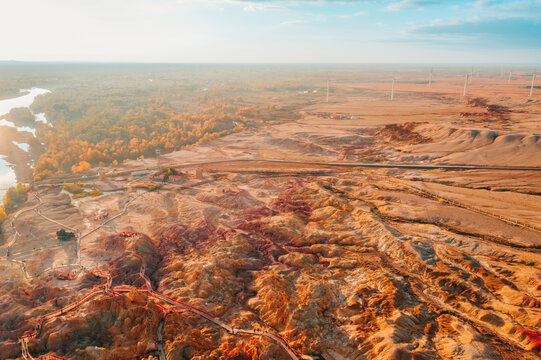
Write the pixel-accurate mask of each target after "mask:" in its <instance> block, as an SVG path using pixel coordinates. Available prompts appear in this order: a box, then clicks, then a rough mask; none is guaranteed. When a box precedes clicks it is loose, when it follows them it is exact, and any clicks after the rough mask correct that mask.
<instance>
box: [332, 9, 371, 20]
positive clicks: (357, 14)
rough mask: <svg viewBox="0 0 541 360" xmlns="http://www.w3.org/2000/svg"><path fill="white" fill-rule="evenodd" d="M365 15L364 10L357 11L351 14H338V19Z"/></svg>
mask: <svg viewBox="0 0 541 360" xmlns="http://www.w3.org/2000/svg"><path fill="white" fill-rule="evenodd" d="M364 15H366V12H365V11H357V12H355V13H353V14H349V15H338V17H339V18H340V19H351V18H353V17H356V16H364Z"/></svg>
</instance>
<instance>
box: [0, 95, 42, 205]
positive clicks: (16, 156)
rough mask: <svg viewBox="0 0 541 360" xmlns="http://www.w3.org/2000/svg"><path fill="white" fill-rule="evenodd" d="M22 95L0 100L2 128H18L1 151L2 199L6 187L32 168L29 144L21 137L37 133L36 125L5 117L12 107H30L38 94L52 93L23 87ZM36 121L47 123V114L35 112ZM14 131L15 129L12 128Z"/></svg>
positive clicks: (0, 179)
mask: <svg viewBox="0 0 541 360" xmlns="http://www.w3.org/2000/svg"><path fill="white" fill-rule="evenodd" d="M20 93H21V94H23V95H21V96H17V97H14V98H11V99H3V100H0V129H2V128H3V127H4V128H12V129H16V130H17V132H16V134H17V135H20V136H17V137H15V136H14V137H9V136H8V137H7V138H6V139H4V141H6V142H7V143H8V145H7V146H6V149H4V150H3V152H2V153H0V199H1V198H2V197H3V196H4V194H5V192H6V189H7V188H9V187H10V186H14V185H15V184H16V183H17V181H23V176H21V175H20V174H24V173H28V171H29V170H28V168H29V167H30V168H31V166H32V165H31V164H30V162H29V161H27V160H29V157H28V156H24V155H25V154H28V151H29V144H28V143H26V142H23V141H21V139H20V138H21V137H24V134H22V133H28V134H31V136H35V135H36V129H35V127H30V126H17V125H16V124H14V123H13V122H11V121H8V120H6V119H5V118H4V117H5V116H6V114H8V113H9V112H10V111H11V110H12V109H16V108H30V106H31V105H32V103H34V100H35V98H36V97H37V96H40V95H45V94H48V93H50V90H47V89H42V88H35V87H34V88H31V89H21V90H20ZM33 115H34V117H35V121H36V126H37V125H38V124H41V123H47V119H46V117H45V114H43V113H38V114H33ZM11 131H13V130H11ZM21 155H23V156H21ZM18 175H19V176H18Z"/></svg>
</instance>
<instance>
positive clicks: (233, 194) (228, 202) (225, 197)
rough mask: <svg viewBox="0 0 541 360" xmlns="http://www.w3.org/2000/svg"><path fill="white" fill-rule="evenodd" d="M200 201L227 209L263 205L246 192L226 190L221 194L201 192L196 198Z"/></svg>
mask: <svg viewBox="0 0 541 360" xmlns="http://www.w3.org/2000/svg"><path fill="white" fill-rule="evenodd" d="M195 198H196V199H197V200H199V201H202V202H206V203H210V204H212V205H218V206H221V207H223V208H227V209H242V208H247V207H250V206H256V205H261V202H260V201H259V200H257V199H256V198H254V197H252V196H251V195H250V194H249V193H248V192H247V191H244V190H237V191H234V190H226V191H224V192H223V193H221V194H212V193H207V192H201V193H199V194H197V195H196V196H195Z"/></svg>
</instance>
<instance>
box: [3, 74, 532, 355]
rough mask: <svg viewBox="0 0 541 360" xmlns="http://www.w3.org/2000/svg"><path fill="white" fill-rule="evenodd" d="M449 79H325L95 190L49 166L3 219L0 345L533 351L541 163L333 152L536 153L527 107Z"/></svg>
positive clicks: (484, 84) (500, 91) (127, 350)
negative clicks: (286, 110) (269, 112)
mask: <svg viewBox="0 0 541 360" xmlns="http://www.w3.org/2000/svg"><path fill="white" fill-rule="evenodd" d="M462 82H463V80H461V79H458V78H457V79H441V80H440V81H438V82H434V84H433V85H432V86H431V87H430V88H428V86H427V85H426V84H415V83H403V84H397V85H396V88H395V89H396V93H395V99H394V100H393V101H390V100H389V98H388V96H387V95H388V94H386V93H385V92H387V93H388V91H389V84H388V83H387V84H376V83H366V84H360V83H355V84H353V83H349V84H339V85H334V86H333V91H332V96H331V99H330V101H329V103H325V102H322V101H319V102H317V103H312V104H311V105H308V106H306V107H305V108H304V109H303V110H302V111H301V116H300V118H299V119H298V120H297V121H287V122H283V121H280V119H276V121H274V122H269V123H268V124H266V125H265V126H261V127H258V128H252V129H247V130H245V131H242V132H239V133H236V134H232V135H228V136H226V137H223V138H219V139H215V140H212V141H209V142H205V143H203V144H201V145H199V146H197V147H193V148H190V149H188V150H183V151H178V152H174V153H170V154H167V155H162V156H161V159H160V161H161V165H162V166H168V167H169V166H170V167H175V168H176V169H178V170H179V171H180V172H181V174H180V175H178V177H173V178H169V179H168V180H167V181H162V179H157V178H152V175H153V172H150V173H149V174H148V175H147V174H144V173H143V174H135V176H131V172H132V171H134V170H141V169H143V168H149V169H155V168H156V160H155V159H145V160H144V161H140V160H139V161H132V162H128V163H126V164H124V165H123V166H121V167H119V168H118V169H116V171H115V172H114V171H113V169H104V170H101V173H100V176H97V173H98V170H97V169H93V170H92V171H91V172H89V173H88V174H89V175H88V178H86V179H82V180H81V181H83V182H87V183H91V184H92V186H94V187H95V188H97V189H100V190H102V191H104V195H103V196H99V197H95V198H84V199H73V200H70V196H69V195H68V194H67V193H66V192H65V191H62V190H61V189H60V187H59V186H57V185H55V184H54V178H53V179H49V180H50V181H49V183H48V184H45V183H43V184H41V186H39V187H37V189H36V191H35V192H34V193H33V194H30V195H29V198H28V201H27V203H26V204H25V206H24V207H23V208H21V210H19V212H17V213H16V214H14V215H12V216H10V218H9V220H8V221H6V222H5V223H4V226H3V234H4V236H3V238H4V243H3V245H2V247H1V248H0V254H1V256H2V258H3V259H6V255H9V256H8V257H7V259H9V261H2V262H0V266H1V271H0V276H1V278H0V283H1V284H2V286H1V289H0V309H1V312H0V339H1V340H2V341H1V342H0V349H1V350H0V358H2V359H20V358H22V357H25V358H30V357H32V356H33V357H38V356H45V355H47V354H50V355H52V354H55V355H56V356H60V357H65V358H70V359H128V358H129V359H135V358H137V359H143V358H144V359H150V358H156V359H158V358H165V359H290V358H294V357H297V358H301V357H302V356H304V357H308V356H311V357H313V358H315V359H320V358H325V359H396V360H398V359H404V360H405V359H453V360H457V359H538V358H539V351H540V350H541V334H540V326H541V217H540V216H539V214H540V213H541V202H540V201H539V200H540V194H541V172H539V171H533V170H530V171H520V170H516V169H515V170H505V169H502V170H487V169H467V170H465V169H393V168H388V169H386V168H382V169H371V168H363V167H359V168H355V167H346V166H338V165H336V164H333V163H356V162H369V163H381V164H385V163H407V164H417V165H425V164H452V165H457V164H458V165H460V164H466V165H480V166H486V165H489V166H514V167H521V166H522V167H539V166H541V157H540V154H541V140H540V139H541V136H540V135H538V134H541V117H540V114H541V101H539V100H537V99H538V98H536V97H535V96H534V97H532V98H528V97H527V92H528V90H525V89H524V88H522V87H519V86H513V84H511V85H507V84H505V82H504V84H503V85H502V81H501V80H500V81H499V82H498V81H496V80H494V79H483V78H476V79H475V81H474V83H473V84H472V85H471V86H470V88H469V94H468V97H467V98H462V97H461V96H460V93H461V91H462V90H461V86H462V85H461V83H462ZM242 159H251V160H254V161H235V160H242ZM262 159H274V160H295V161H299V163H287V162H284V163H278V162H266V161H256V160H262ZM223 160H229V161H223ZM300 162H305V163H300ZM309 162H320V163H328V164H327V165H325V164H318V165H314V164H310V163H309ZM94 175H96V176H94ZM63 181H65V179H59V180H58V182H63ZM151 184H153V185H151ZM62 227H63V228H64V229H66V231H71V232H74V233H75V234H76V238H75V239H71V240H67V241H59V240H57V237H56V235H55V232H56V231H57V230H58V229H59V228H62ZM8 252H9V254H8ZM167 299H169V300H167ZM191 307H194V308H191ZM53 312H56V313H53ZM51 313H52V315H51ZM44 315H45V317H43V318H40V317H41V316H44ZM211 319H216V321H215V322H213V320H211ZM237 329H238V330H237ZM240 330H255V331H256V332H257V331H259V332H261V333H256V334H251V333H249V331H248V332H247V331H244V332H243V331H240ZM273 334H274V335H273ZM19 339H22V340H21V341H20V340H19ZM20 342H22V344H21V343H20ZM289 347H291V349H290V348H289ZM21 349H22V350H21ZM288 349H289V350H288Z"/></svg>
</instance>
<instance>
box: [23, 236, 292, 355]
mask: <svg viewBox="0 0 541 360" xmlns="http://www.w3.org/2000/svg"><path fill="white" fill-rule="evenodd" d="M122 236H123V237H126V238H130V237H131V238H133V245H132V251H131V255H133V256H135V257H137V258H138V259H139V260H140V261H141V267H140V268H139V272H138V276H139V278H141V279H142V280H143V281H144V282H145V287H143V288H138V287H135V286H131V285H119V286H115V287H112V282H113V278H112V276H111V275H109V274H107V273H104V272H102V271H100V270H93V271H89V273H90V274H92V275H94V276H96V277H99V278H103V279H106V283H105V285H104V286H103V288H94V289H93V290H92V291H91V292H90V293H88V294H86V295H85V296H83V297H82V298H81V299H79V300H77V301H76V302H74V303H71V304H70V305H67V306H66V307H62V308H60V309H59V310H56V311H53V312H50V313H48V314H45V315H42V316H40V317H39V318H38V319H37V320H36V323H35V326H34V331H33V332H31V333H29V334H25V335H23V336H22V337H21V338H20V339H19V342H20V344H21V352H22V356H23V359H25V360H32V359H36V358H34V357H32V355H31V354H30V353H29V351H28V342H29V341H31V340H32V339H35V338H37V337H38V336H39V335H40V332H41V329H42V328H43V324H44V323H45V322H47V321H48V320H50V319H52V318H55V317H57V316H60V315H64V314H65V313H67V312H69V311H71V310H73V309H75V308H77V307H79V306H81V305H83V304H84V303H86V302H88V301H90V300H92V299H93V298H95V297H96V296H98V295H109V296H113V297H114V296H118V295H119V293H121V292H130V291H144V292H147V293H148V294H149V295H150V296H151V297H154V298H156V299H158V300H161V301H163V302H165V303H167V304H169V305H172V306H173V307H175V308H182V309H185V310H188V311H190V312H192V313H194V314H196V315H199V316H201V317H203V318H205V319H207V320H209V321H211V322H213V323H214V324H216V325H218V326H220V327H221V328H223V329H225V330H226V331H227V332H228V333H230V334H233V335H235V334H237V335H241V334H248V335H258V336H265V337H267V338H269V339H271V340H273V341H275V342H276V343H278V344H279V345H280V346H281V347H282V348H283V349H284V350H285V351H286V352H287V354H288V355H289V356H290V357H291V359H293V360H300V355H298V354H297V353H296V352H295V351H294V350H293V348H291V346H290V345H289V344H288V343H287V341H286V340H284V339H283V338H282V337H281V336H279V335H277V334H273V333H269V332H265V331H256V330H253V329H238V328H233V327H231V326H229V325H227V324H226V323H224V322H222V321H221V320H219V319H217V318H216V317H214V316H213V315H211V314H209V313H208V312H206V311H204V310H202V309H199V308H197V307H195V306H192V305H189V304H187V303H184V302H182V301H179V300H174V299H172V298H170V297H168V296H167V295H164V294H162V293H159V292H157V291H154V290H153V289H152V283H151V281H150V279H149V277H148V276H147V275H146V273H145V272H146V261H145V258H144V257H143V256H142V255H141V254H139V253H138V252H137V241H138V240H139V234H136V233H129V234H123V235H122ZM157 305H158V306H159V307H160V308H161V309H162V311H163V316H162V319H161V321H160V324H159V325H158V331H157V338H158V342H157V349H158V352H159V354H160V359H161V360H167V359H166V357H165V353H164V351H163V336H162V329H163V323H164V321H165V317H166V315H167V309H166V308H165V307H164V306H162V305H159V304H157ZM47 357H49V358H53V359H65V360H67V359H66V358H63V357H59V356H56V355H45V356H42V357H39V358H38V359H42V360H45V359H47Z"/></svg>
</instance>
